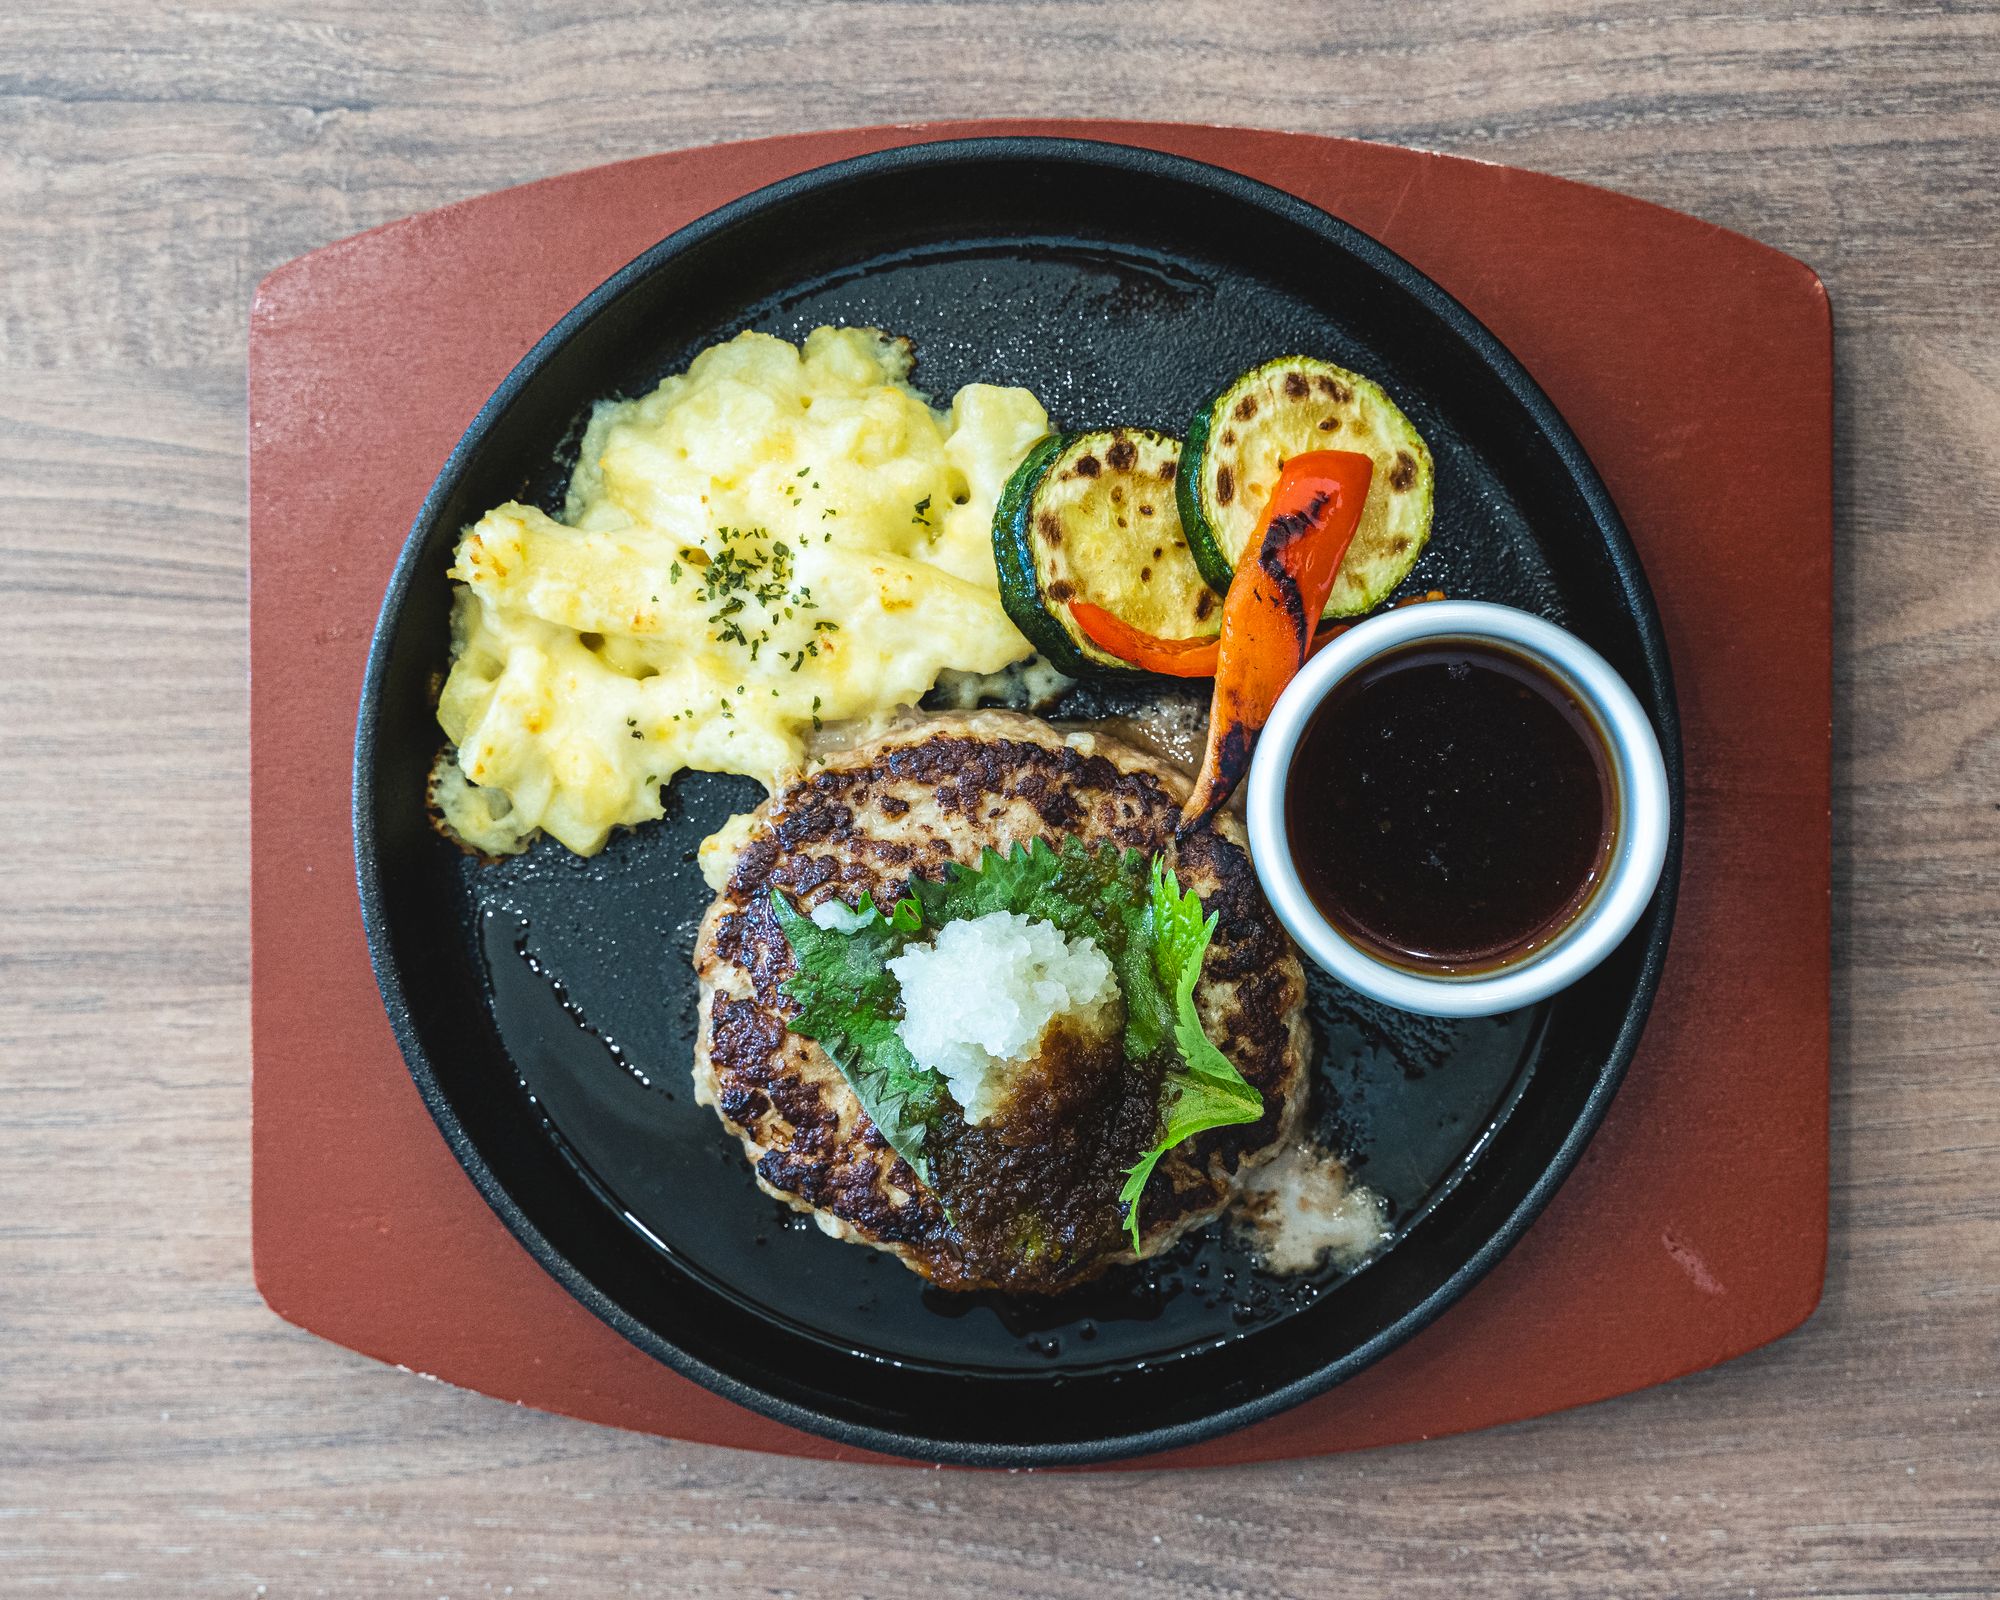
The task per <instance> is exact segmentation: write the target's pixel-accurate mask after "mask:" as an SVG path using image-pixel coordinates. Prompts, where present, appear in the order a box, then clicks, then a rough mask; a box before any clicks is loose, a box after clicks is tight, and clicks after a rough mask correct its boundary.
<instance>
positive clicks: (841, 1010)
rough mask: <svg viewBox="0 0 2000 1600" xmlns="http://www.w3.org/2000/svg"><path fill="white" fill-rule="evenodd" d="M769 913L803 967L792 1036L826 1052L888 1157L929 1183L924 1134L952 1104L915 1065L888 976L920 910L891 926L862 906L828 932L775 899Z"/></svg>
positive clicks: (794, 980)
mask: <svg viewBox="0 0 2000 1600" xmlns="http://www.w3.org/2000/svg"><path fill="white" fill-rule="evenodd" d="M771 909H772V910H773V911H774V912H775V913H776V914H777V918H778V927H779V930H780V931H781V932H782V933H783V934H784V936H785V942H786V943H787V944H789V945H790V946H791V947H792V957H793V960H794V961H796V962H797V964H798V970H797V971H796V972H794V973H793V974H792V975H791V977H789V978H787V979H786V980H785V983H784V992H785V994H786V996H787V997H788V998H789V999H790V1000H791V1001H792V1003H793V1004H794V1005H795V1006H797V1007H798V1014H797V1015H796V1016H794V1017H793V1018H792V1021H791V1027H792V1031H793V1032H794V1033H802V1034H804V1035H805V1036H806V1037H807V1038H808V1039H817V1040H818V1041H819V1042H820V1044H821V1045H823V1046H824V1047H825V1049H826V1053H827V1054H828V1055H830V1056H831V1057H833V1062H834V1065H835V1066H837V1067H839V1068H840V1075H841V1076H842V1077H843V1078H845V1079H846V1080H847V1083H848V1087H849V1088H851V1089H852V1090H853V1091H854V1093H855V1096H856V1098H857V1099H859V1100H860V1102H861V1109H862V1110H863V1111H865V1112H867V1113H868V1120H869V1121H870V1122H872V1123H874V1124H875V1126H876V1127H877V1128H878V1129H879V1130H880V1131H881V1134H882V1137H883V1138H884V1139H887V1140H888V1141H889V1148H890V1149H892V1150H894V1151H895V1152H896V1154H897V1155H899V1156H901V1157H902V1158H903V1159H904V1160H905V1161H907V1162H909V1164H910V1166H911V1168H912V1169H913V1170H914V1171H915V1172H916V1174H917V1176H918V1177H919V1178H923V1179H925V1180H926V1181H928V1178H929V1171H930V1169H929V1163H928V1162H926V1161H925V1159H924V1135H925V1134H926V1133H927V1132H928V1131H929V1128H930V1124H931V1122H932V1121H933V1120H934V1119H935V1118H936V1117H937V1114H938V1112H939V1111H940V1110H942V1109H943V1106H944V1102H945V1100H946V1099H947V1098H948V1095H947V1092H946V1090H945V1086H944V1080H943V1079H942V1078H940V1077H939V1076H938V1075H937V1074H936V1073H935V1072H932V1071H930V1070H929V1069H928V1068H925V1067H920V1066H918V1065H917V1063H916V1060H915V1059H914V1058H913V1057H912V1056H911V1054H910V1052H909V1050H908V1048H907V1047H906V1046H905V1045H904V1044H903V1041H902V1038H901V1036H900V1035H898V1034H897V1032H896V1020H897V1017H898V1015H899V1014H900V1013H901V1011H902V1009H903V1006H902V994H901V991H900V990H899V989H898V988H897V986H896V979H895V977H894V975H893V974H892V973H891V972H890V971H889V968H888V962H889V960H890V958H891V957H892V956H894V955H896V954H897V953H898V952H899V951H900V950H901V949H902V948H903V946H904V945H905V944H906V943H908V942H909V939H910V936H911V935H912V934H914V933H916V932H917V931H918V928H919V926H920V919H919V916H918V912H917V903H916V901H914V900H898V901H897V902H896V904H895V905H894V906H893V907H892V908H891V909H890V913H889V915H888V916H886V917H885V916H883V915H882V912H881V910H880V909H879V908H878V907H877V906H876V904H875V902H874V901H873V900H864V901H863V902H862V903H861V905H860V907H858V908H857V909H855V910H853V911H850V912H849V913H848V914H847V917H846V918H844V919H843V925H840V926H835V927H831V928H822V927H821V926H820V925H819V924H818V923H816V922H814V921H813V919H812V918H811V917H809V916H806V915H805V914H804V913H802V912H800V911H797V910H795V909H794V908H793V907H792V905H791V904H790V903H789V902H788V901H787V900H786V899H785V897H784V896H783V895H782V894H780V893H778V892H777V891H776V890H773V891H772V892H771Z"/></svg>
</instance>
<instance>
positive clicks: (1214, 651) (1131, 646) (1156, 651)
mask: <svg viewBox="0 0 2000 1600" xmlns="http://www.w3.org/2000/svg"><path fill="white" fill-rule="evenodd" d="M1443 598H1444V590H1442V589H1426V590H1425V591H1424V592H1423V593H1422V594H1410V595H1405V596H1403V598H1402V599H1400V600H1398V601H1397V602H1396V604H1395V605H1394V606H1393V607H1392V608H1391V609H1392V610H1396V611H1400V610H1402V609H1403V607H1404V606H1420V605H1422V604H1423V603H1424V602H1425V601H1427V600H1442V599H1443ZM1069 610H1070V615H1071V616H1073V617H1075V618H1076V625H1077V626H1078V627H1079V628H1081V629H1083V634H1084V637H1085V638H1086V639H1089V640H1090V641H1091V642H1092V643H1093V644H1096V645H1100V646H1102V647H1103V648H1104V649H1106V650H1109V651H1110V652H1111V653H1112V654H1113V655H1114V656H1116V657H1118V659H1119V660H1120V661H1129V662H1131V663H1132V665H1133V666H1135V667H1143V668H1144V669H1145V670H1146V671H1148V672H1157V673H1159V674H1160V675H1161V676H1162V677H1166V678H1212V677H1214V676H1215V663H1216V657H1217V656H1218V655H1219V654H1220V653H1221V650H1222V637H1221V635H1220V634H1218V635H1217V636H1216V637H1214V638H1212V639H1162V638H1159V637H1158V636H1156V635H1154V634H1150V633H1141V632H1140V631H1139V630H1138V629H1137V628H1135V627H1133V626H1132V624H1131V623H1129V622H1121V621H1119V620H1118V618H1116V617H1114V616H1113V615H1112V614H1111V613H1110V612H1109V611H1106V610H1105V609H1104V607H1102V606H1094V605H1092V604H1091V603H1090V602H1089V601H1088V600H1072V601H1071V602H1070V603H1069ZM1353 626H1354V624H1353V623H1351V622H1322V623H1321V624H1320V625H1319V632H1317V633H1315V634H1314V635H1313V642H1312V648H1311V649H1310V650H1308V651H1307V652H1306V657H1307V659H1308V660H1310V659H1311V658H1312V657H1313V656H1316V655H1318V654H1319V653H1320V651H1322V650H1324V649H1325V648H1326V647H1327V646H1328V645H1330V644H1332V643H1333V641H1334V640H1336V639H1338V638H1339V637H1340V636H1341V635H1342V634H1343V633H1345V632H1347V630H1348V629H1349V628H1351V627H1353Z"/></svg>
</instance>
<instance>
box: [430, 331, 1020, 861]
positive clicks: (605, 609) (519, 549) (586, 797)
mask: <svg viewBox="0 0 2000 1600" xmlns="http://www.w3.org/2000/svg"><path fill="white" fill-rule="evenodd" d="M910 364H911V355H910V350H909V346H908V345H907V344H906V343H905V342H903V341H900V340H892V339H890V338H889V337H888V336H886V335H884V334H882V333H880V332H878V331H876V330H874V329H866V328H839V329H836V328H818V329H815V330H814V331H813V332H812V333H811V334H809V335H808V336H807V338H806V341H805V344H804V347H803V348H800V347H798V346H794V345H791V344H788V343H786V342H785V341H784V340H782V339H776V338H772V337H771V336H770V335H768V334H761V333H747V332H746V333H742V334H739V335H738V336H737V337H736V338H734V339H732V340H729V341H727V342H726V343H723V344H719V345H714V346H712V347H710V348H709V349H707V350H704V351H703V352H702V353H701V354H700V355H699V356H697V357H696V358H695V360H694V362H693V364H692V365H691V366H690V367H689V368H688V370H687V371H686V372H685V373H684V374H681V375H680V376H677V377H672V378H669V379H667V380H666V382H664V383H662V384H661V385H660V386H659V388H657V389H656V390H654V391H653V392H652V393H651V394H649V395H646V396H644V397H643V398H641V399H638V400H630V401H620V402H605V403H602V404H600V405H599V406H598V407H597V408H596V411H595V412H594V414H593V415H592V417H591V421H590V425H589V428H588V430H587V431H586V433H585V435H584V439H583V445H582V449H581V452H580V455H579V459H578V463H577V467H576V470H575V473H574V475H573V477H572V479H571V482H570V485H569V493H568V498H567V500H566V502H565V505H564V509H563V517H562V520H561V521H557V520H555V519H554V518H551V517H549V516H547V515H546V514H544V513H543V512H541V511H539V510H537V509H535V508H534V507H532V506H527V505H522V504H520V503H518V502H509V503H508V504H506V505H503V506H498V507H496V508H495V509H494V510H492V511H490V512H488V513H487V514H486V515H485V516H484V517H482V518H480V520H479V521H478V522H477V523H475V524H474V525H473V526H472V527H470V528H468V529H467V530H466V532H465V534H464V536H463V538H462V539H461V540H460V542H459V546H458V551H457V557H456V559H455V561H454V562H453V565H452V568H451V577H452V578H453V579H454V580H455V582H456V584H457V586H458V587H457V590H456V594H455V598H454V601H453V607H452V619H451V627H452V661H451V672H450V675H449V676H448V678H447V679H446V681H445V685H444V690H443V693H442V695H441V697H440V699H439V703H438V721H439V722H440V723H441V724H442V725H443V728H444V731H445V733H446V734H447V735H448V736H449V738H450V739H451V741H452V744H453V746H454V747H455V749H454V750H451V751H447V752H446V754H445V756H444V757H443V758H442V760H441V763H440V766H439V769H438V771H437V773H436V774H435V775H434V779H433V784H432V794H433V798H434V801H435V803H436V805H437V806H438V809H439V811H440V813H441V815H442V816H443V817H444V819H445V822H446V824H447V825H448V826H449V827H450V828H451V829H452V831H453V832H454V833H456V834H457V835H458V836H459V837H460V838H461V839H463V840H464V841H465V842H466V843H468V844H470V845H472V846H474V847H475V848H477V849H481V850H484V851H487V852H490V853H493V854H505V853H508V852H512V851H517V850H520V849H523V848H525V847H526V845H527V844H528V842H529V841H530V840H531V839H532V837H533V836H534V834H535V832H536V831H537V830H538V829H544V830H546V831H547V832H549V833H550V834H552V835H554V836H555V837H556V838H557V839H559V840H561V841H562V843H563V844H565V845H567V846H568V847H569V848H570V849H571V850H574V851H576V852H577V853H578V854H580V855H590V854H593V853H595V852H596V851H598V850H600V849H602V848H603V845H604V842H605V840H606V839H607V838H608V837H609V835H610V833H611V830H612V829H613V828H615V827H618V826H620V825H624V824H632V823H639V822H645V821H648V820H650V819H652V818H654V817H658V816H659V815H661V812H662V801H661V793H660V790H661V786H662V785H663V784H665V783H666V782H668V781H669V780H670V779H671V778H672V777H673V776H674V774H675V773H677V772H679V771H680V770H681V769H682V768H684V767H693V768H696V769H698V770H701V771H705V772H732V773H741V774H744V775H746V776H749V777H754V778H757V779H760V780H761V781H762V782H763V783H764V784H765V786H766V787H767V788H771V789H776V788H777V787H778V785H779V784H780V783H781V782H782V781H783V780H784V779H786V778H787V777H789V776H790V775H792V774H793V773H796V772H797V771H798V770H799V768H800V767H801V766H802V764H803V762H804V758H805V741H806V738H807V736H808V735H809V734H810V733H811V732H812V730H813V729H814V728H816V727H818V726H820V725H821V724H822V723H823V722H831V721H833V720H835V719H845V718H862V717H871V716H878V715H881V714H883V713H885V712H887V711H889V710H891V709H893V708H895V707H898V706H908V705H914V704H915V703H916V702H917V701H918V700H919V699H920V698H921V697H922V696H923V695H924V693H925V692H926V691H927V690H928V689H930V687H931V686H932V684H933V683H934V682H935V681H936V680H937V678H938V675H939V674H940V673H941V672H945V671H953V672H966V673H990V672H997V671H999V670H1000V669H1002V668H1004V667H1007V666H1009V665H1010V664H1012V663H1014V662H1017V661H1020V660H1022V659H1024V658H1025V657H1027V656H1028V655H1029V654H1030V647H1029V645H1028V642H1027V640H1026V639H1024V638H1023V637H1022V636H1021V634H1020V633H1019V632H1018V631H1017V630H1016V629H1015V627H1014V625H1013V623H1012V622H1010V621H1009V620H1008V618H1007V614H1006V612H1005V611H1004V610H1003V609H1002V607H1001V604H1000V596H999V588H998V582H997V579H996V576H995V572H994V566H993V546H992V537H991V526H992V519H993V503H994V501H995V500H996V499H997V498H998V497H999V494H1000V490H1001V487H1002V486H1003V485H1004V484H1005V483H1006V481H1007V477H1008V475H1009V474H1010V473H1011V472H1012V471H1013V469H1014V468H1015V467H1016V466H1017V465H1018V464H1019V463H1020V460H1021V458H1022V457H1023V456H1024V455H1025V454H1026V453H1027V450H1028V447H1029V446H1030V445H1031V444H1033V443H1034V441H1035V440H1036V439H1038V438H1039V437H1041V435H1042V434H1044V433H1046V432H1047V431H1048V426H1049V421H1048V415H1047V413H1046V412H1045V411H1044V410H1043V409H1042V406H1041V404H1040V402H1039V401H1037V400H1036V399H1035V397H1034V396H1033V395H1032V394H1030V393H1028V391H1027V390H1025V389H1003V388H996V387H993V386H991V385H987V384H971V385H968V386H967V387H966V388H963V389H961V390H960V391H959V392H958V394H957V395H956V396H955V397H954V398H953V400H952V404H951V409H950V410H949V411H948V412H938V411H934V410H933V409H932V408H931V406H930V405H929V403H928V402H927V401H926V400H925V398H924V397H923V396H922V395H921V394H919V393H918V392H917V391H916V390H915V389H914V388H912V387H911V386H910V384H909V381H908V379H909V372H910Z"/></svg>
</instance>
